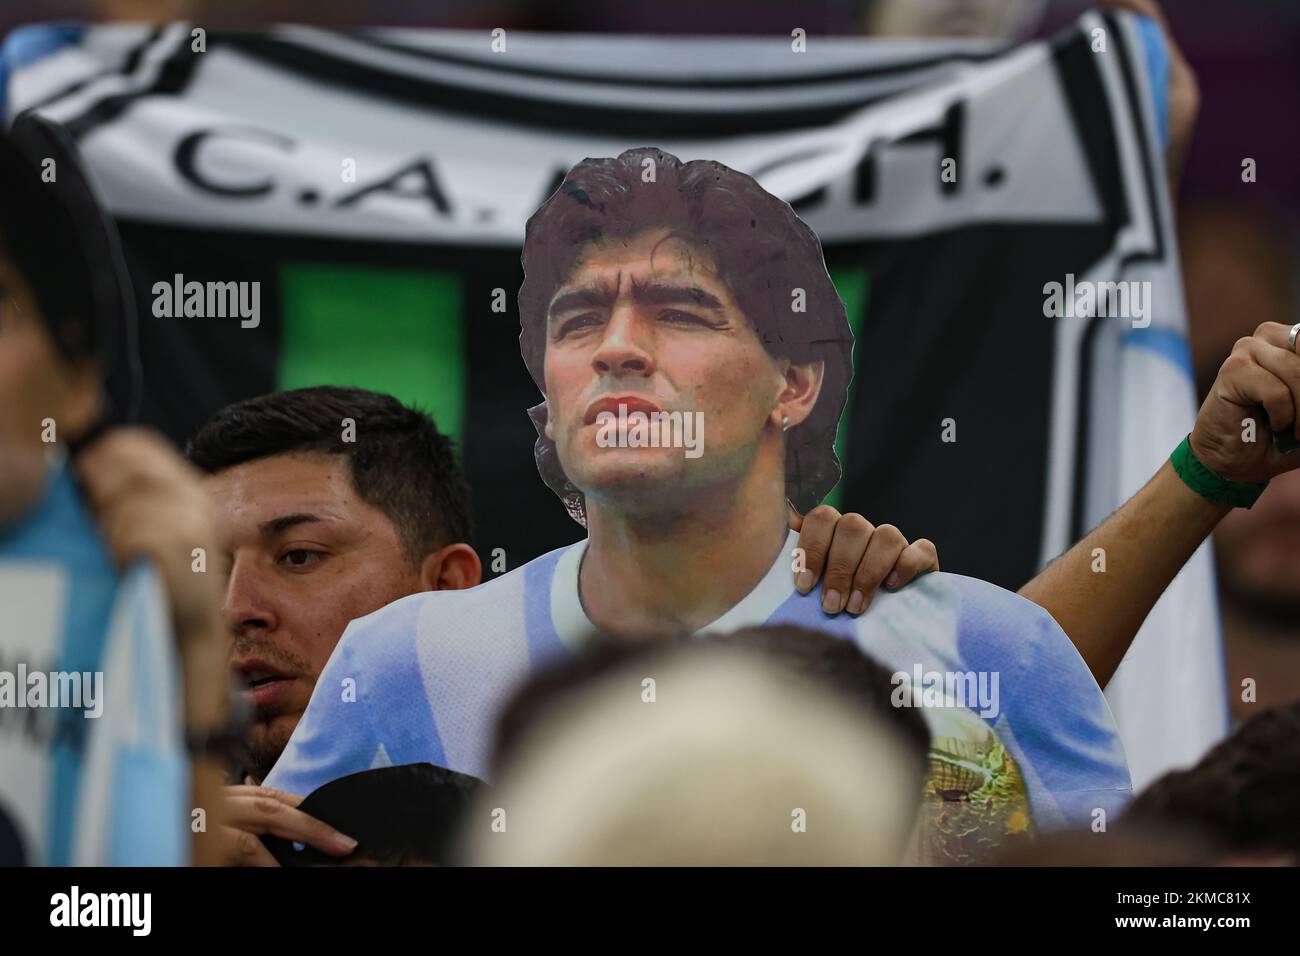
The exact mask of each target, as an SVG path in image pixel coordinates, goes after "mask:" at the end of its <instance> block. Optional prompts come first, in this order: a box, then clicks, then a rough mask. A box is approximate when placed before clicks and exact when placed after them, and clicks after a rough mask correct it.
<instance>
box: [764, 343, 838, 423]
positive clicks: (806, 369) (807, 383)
mask: <svg viewBox="0 0 1300 956" xmlns="http://www.w3.org/2000/svg"><path fill="white" fill-rule="evenodd" d="M782 364H783V368H782V377H783V378H784V380H785V385H784V387H783V388H782V389H781V392H780V394H779V395H777V404H776V408H774V409H773V410H772V421H773V423H774V424H775V425H776V427H777V428H783V427H786V426H787V422H788V427H789V428H794V427H795V426H796V425H798V424H800V423H801V422H802V421H804V419H806V418H807V417H808V416H809V415H811V414H812V410H813V407H814V406H815V405H816V404H817V398H818V396H819V395H821V391H822V381H823V380H824V379H825V376H826V363H825V362H824V361H822V360H821V359H818V360H817V361H815V362H788V363H787V362H783V363H782Z"/></svg>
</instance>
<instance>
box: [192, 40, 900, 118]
mask: <svg viewBox="0 0 1300 956" xmlns="http://www.w3.org/2000/svg"><path fill="white" fill-rule="evenodd" d="M217 45H222V46H225V47H226V48H228V49H231V50H235V51H237V52H239V53H242V54H244V55H246V56H248V57H251V58H253V59H255V60H258V61H260V62H263V63H269V64H271V65H273V66H278V67H281V68H283V69H287V70H291V71H293V72H296V73H299V74H301V75H303V76H305V77H307V78H309V79H311V80H315V81H318V82H323V83H329V84H333V85H335V86H339V87H342V88H344V89H346V90H347V91H348V92H350V93H364V94H367V95H369V96H374V97H377V98H380V99H386V100H391V101H393V102H398V103H402V104H404V105H408V106H416V107H419V108H423V109H431V110H437V111H439V112H448V113H457V114H461V115H465V116H471V117H474V118H477V119H483V118H486V119H493V120H497V121H499V122H504V123H510V124H512V125H516V126H522V127H536V128H540V129H545V130H548V131H565V132H576V133H582V134H586V135H606V136H607V135H609V134H610V133H611V132H617V133H618V134H619V135H621V136H625V137H634V138H640V139H645V140H647V141H653V140H655V139H664V138H668V137H673V138H678V139H680V138H682V137H692V136H709V137H714V138H716V137H722V136H739V135H744V134H749V133H765V132H777V131H782V130H789V129H804V128H812V127H818V126H825V125H830V124H832V123H835V122H837V121H839V120H841V119H843V118H844V117H846V116H848V115H849V114H850V113H853V112H855V111H857V110H859V109H861V108H862V107H864V106H867V105H869V104H871V103H874V102H876V101H877V100H879V99H883V98H884V97H883V96H882V97H875V98H872V97H866V98H862V99H853V100H849V101H846V102H843V103H839V104H831V105H821V106H796V107H782V108H778V109H769V110H763V111H753V112H744V111H739V110H736V109H724V110H692V111H689V112H686V111H674V110H664V109H629V108H628V107H626V106H603V105H599V106H598V105H584V104H576V103H571V102H561V101H557V100H542V99H538V98H536V97H534V96H530V95H528V94H527V93H526V92H524V91H523V90H522V89H521V91H520V92H519V93H498V92H489V91H486V90H476V89H470V88H467V87H464V86H460V85H456V84H452V83H442V82H438V81H433V80H428V79H424V78H419V77H413V76H409V75H407V74H403V73H397V72H393V71H389V70H383V69H380V68H377V67H373V66H366V65H362V64H359V63H355V62H353V61H350V60H346V59H341V58H339V57H337V56H333V55H331V54H327V53H321V52H319V51H317V50H310V49H307V48H306V47H302V46H298V45H296V44H291V43H287V42H285V41H284V40H280V39H275V38H272V37H266V36H261V35H255V34H247V33H245V34H225V35H222V36H213V35H209V38H208V48H209V49H212V48H214V47H215V46H217ZM891 95H897V94H891Z"/></svg>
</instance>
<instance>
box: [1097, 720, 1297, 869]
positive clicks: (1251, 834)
mask: <svg viewBox="0 0 1300 956" xmlns="http://www.w3.org/2000/svg"><path fill="white" fill-rule="evenodd" d="M1122 823H1123V825H1124V826H1125V827H1165V828H1173V827H1179V828H1184V829H1190V830H1195V831H1198V832H1200V833H1203V834H1205V836H1206V837H1207V838H1208V839H1211V840H1214V841H1216V842H1218V843H1219V844H1221V845H1222V846H1223V847H1224V849H1225V851H1226V852H1227V853H1228V854H1229V859H1227V860H1226V862H1230V863H1237V864H1244V863H1289V864H1293V865H1294V864H1297V863H1300V703H1293V704H1289V705H1287V706H1285V707H1276V708H1273V709H1272V710H1266V711H1264V712H1263V713H1261V714H1259V715H1258V716H1256V717H1253V718H1251V719H1250V720H1248V721H1247V722H1246V723H1244V724H1242V725H1241V727H1239V728H1238V729H1237V730H1236V732H1235V733H1233V735H1232V736H1231V737H1229V738H1228V739H1227V740H1225V741H1223V742H1222V743H1220V744H1219V745H1218V746H1217V747H1215V748H1214V749H1213V750H1211V751H1210V752H1209V753H1208V754H1206V755H1205V756H1204V757H1202V758H1201V761H1200V763H1198V764H1196V766H1194V767H1191V768H1190V769H1187V770H1175V771H1173V772H1172V773H1167V774H1165V775H1164V776H1163V777H1161V778H1160V779H1158V780H1156V781H1155V782H1154V783H1152V784H1151V785H1150V786H1149V787H1147V788H1146V790H1144V791H1142V793H1140V794H1138V796H1137V797H1135V798H1134V800H1133V802H1132V803H1131V804H1130V805H1129V808H1128V810H1127V812H1126V813H1125V814H1124V818H1123V821H1122Z"/></svg>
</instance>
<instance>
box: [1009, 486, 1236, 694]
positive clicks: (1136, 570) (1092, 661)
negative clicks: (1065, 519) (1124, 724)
mask: <svg viewBox="0 0 1300 956" xmlns="http://www.w3.org/2000/svg"><path fill="white" fill-rule="evenodd" d="M1228 511H1229V508H1228V506H1227V505H1220V504H1215V503H1214V502H1211V501H1208V500H1206V499H1205V498H1202V497H1201V496H1200V495H1198V494H1197V493H1196V492H1194V491H1192V490H1191V489H1190V488H1188V487H1187V486H1186V485H1185V484H1183V482H1182V479H1180V478H1179V477H1178V475H1177V474H1175V473H1174V470H1173V467H1172V466H1171V465H1170V464H1169V462H1167V461H1166V462H1165V463H1164V464H1163V465H1161V466H1160V470H1159V471H1157V472H1156V474H1155V475H1154V476H1153V477H1152V478H1151V480H1150V481H1148V482H1147V483H1146V485H1144V486H1143V488H1142V490H1141V491H1139V492H1138V493H1137V494H1136V495H1134V496H1133V497H1132V498H1130V499H1129V500H1128V501H1127V502H1125V504H1124V505H1123V507H1121V508H1120V509H1119V510H1118V511H1116V512H1115V513H1114V514H1113V515H1111V516H1110V517H1109V518H1107V519H1106V520H1105V521H1104V522H1102V523H1101V525H1100V526H1098V528H1097V529H1096V530H1095V531H1093V532H1092V533H1091V534H1089V535H1088V536H1087V537H1085V538H1084V539H1083V540H1082V541H1080V542H1079V543H1078V544H1076V545H1075V546H1074V547H1072V548H1071V549H1070V550H1069V551H1067V552H1065V554H1063V555H1061V556H1060V557H1059V558H1057V559H1056V560H1055V561H1053V562H1052V563H1051V564H1050V565H1049V566H1048V567H1047V568H1046V569H1045V570H1044V571H1043V572H1042V573H1041V574H1039V575H1038V577H1036V578H1034V579H1033V580H1032V581H1030V582H1029V583H1028V584H1026V585H1025V586H1024V587H1022V588H1021V589H1020V594H1021V595H1022V596H1023V597H1026V598H1028V599H1029V600H1031V601H1033V602H1034V603H1035V604H1037V605H1039V606H1040V607H1042V608H1045V609H1046V610H1047V611H1048V612H1049V613H1050V614H1051V615H1052V617H1054V618H1055V619H1056V622H1057V623H1058V624H1060V625H1061V628H1062V630H1064V631H1065V633H1066V634H1068V635H1069V637H1070V640H1072V641H1073V642H1074V646H1075V647H1076V648H1078V650H1079V654H1080V655H1081V656H1082V657H1083V659H1084V661H1085V662H1086V663H1087V665H1088V669H1089V670H1091V671H1092V675H1093V677H1094V678H1096V680H1097V683H1098V684H1101V685H1102V686H1105V684H1106V682H1107V681H1109V680H1110V678H1111V676H1112V675H1113V674H1114V673H1115V669H1116V668H1117V667H1119V662H1120V661H1121V660H1123V658H1124V654H1125V653H1127V651H1128V649H1129V646H1130V645H1131V644H1132V643H1133V638H1134V637H1135V636H1136V635H1137V632H1138V628H1139V627H1141V626H1142V622H1143V621H1144V620H1146V616H1147V614H1148V613H1150V611H1151V608H1152V607H1153V606H1154V605H1155V603H1156V600H1157V599H1158V598H1159V597H1160V595H1161V594H1163V593H1164V590H1165V588H1166V587H1168V586H1169V583H1170V582H1171V581H1172V580H1173V579H1174V576H1175V575H1176V574H1177V573H1178V571H1179V569H1180V568H1182V566H1183V565H1184V564H1185V563H1186V562H1187V560H1188V558H1190V557H1191V556H1192V554H1193V552H1195V551H1196V549H1197V548H1198V547H1199V546H1200V544H1201V542H1203V541H1204V540H1205V539H1206V537H1207V536H1208V535H1209V534H1210V532H1211V531H1213V530H1214V526H1215V525H1216V524H1218V523H1219V520H1220V519H1221V518H1222V517H1223V516H1224V515H1225V514H1227V513H1228ZM1098 549H1100V552H1098ZM1103 562H1104V563H1103ZM1102 567H1104V568H1105V570H1104V571H1102V570H1100V569H1101V568H1102Z"/></svg>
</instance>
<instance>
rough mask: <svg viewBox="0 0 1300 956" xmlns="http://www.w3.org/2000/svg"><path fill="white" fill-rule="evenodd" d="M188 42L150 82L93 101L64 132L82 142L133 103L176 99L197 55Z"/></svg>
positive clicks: (191, 74)
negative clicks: (155, 98) (153, 98)
mask: <svg viewBox="0 0 1300 956" xmlns="http://www.w3.org/2000/svg"><path fill="white" fill-rule="evenodd" d="M188 40H189V34H185V35H184V36H183V37H182V38H181V42H180V44H179V45H178V47H177V49H176V50H175V51H174V52H173V53H172V54H171V55H170V56H169V57H167V59H165V60H164V61H163V62H162V64H161V65H160V67H159V69H158V75H157V76H156V77H154V79H153V82H151V83H149V84H148V85H146V86H144V87H141V88H140V89H138V90H132V91H131V92H129V93H114V94H111V95H109V96H106V97H104V98H103V99H100V100H97V101H96V102H95V103H94V104H92V105H91V106H90V107H89V108H88V109H86V110H85V111H83V112H82V113H81V114H80V115H78V116H76V117H74V118H73V119H71V120H69V121H68V122H67V123H65V124H64V125H65V127H66V128H67V130H68V132H69V133H71V134H72V136H73V138H74V139H77V140H81V139H84V138H85V137H86V136H87V135H89V134H90V133H91V132H93V131H94V130H96V129H98V128H99V127H100V126H103V125H104V124H105V123H111V122H112V121H113V120H115V119H117V118H118V117H119V116H121V115H122V114H123V113H125V112H126V111H127V110H128V109H129V108H130V107H131V105H132V104H134V103H135V102H136V101H137V100H140V99H143V98H144V97H146V96H155V95H160V94H161V95H164V96H177V95H179V94H181V93H184V92H185V89H186V87H188V86H189V84H190V80H191V79H193V77H194V70H195V68H196V67H197V66H198V57H199V54H197V53H195V52H194V51H193V50H192V49H191V47H190V44H189V42H188Z"/></svg>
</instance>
